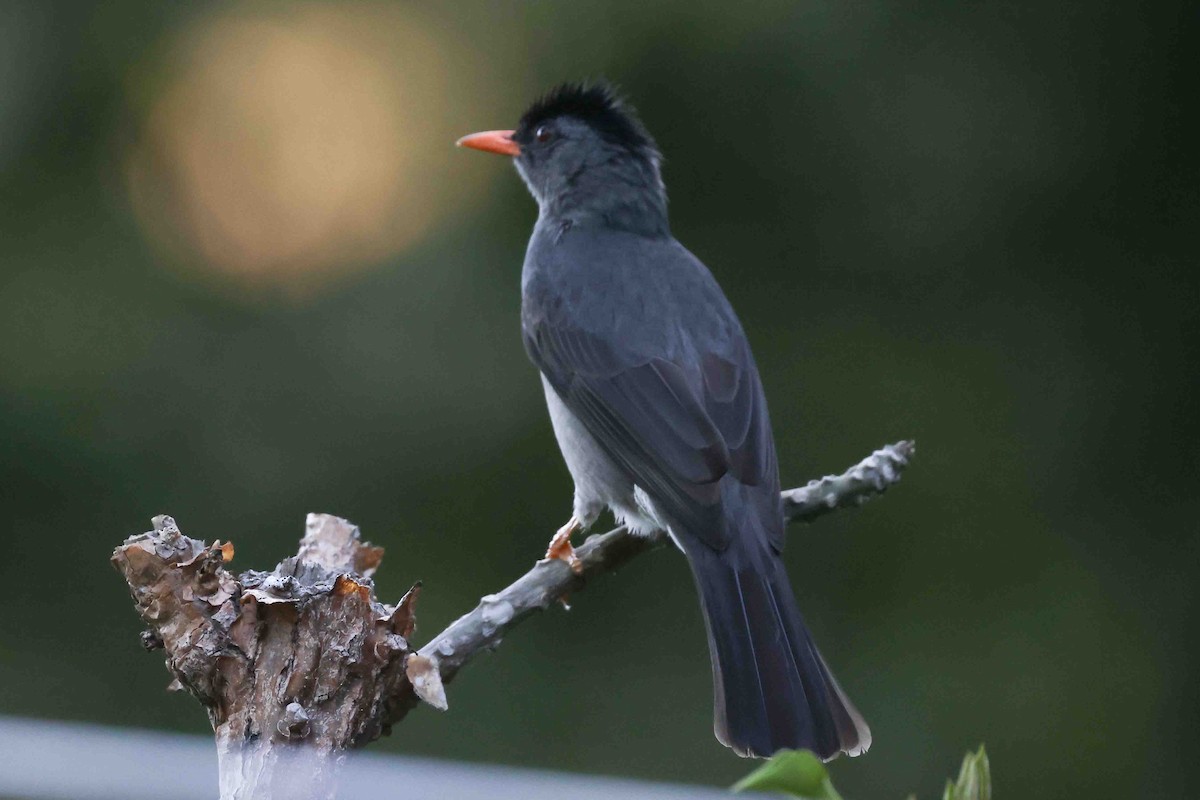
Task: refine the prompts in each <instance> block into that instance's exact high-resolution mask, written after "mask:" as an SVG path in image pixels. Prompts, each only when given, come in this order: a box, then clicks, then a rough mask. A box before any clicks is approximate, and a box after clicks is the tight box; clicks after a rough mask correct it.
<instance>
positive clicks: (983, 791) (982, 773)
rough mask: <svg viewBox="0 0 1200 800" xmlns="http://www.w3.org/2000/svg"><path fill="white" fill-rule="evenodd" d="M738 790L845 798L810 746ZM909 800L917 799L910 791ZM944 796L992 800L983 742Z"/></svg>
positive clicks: (770, 764)
mask: <svg viewBox="0 0 1200 800" xmlns="http://www.w3.org/2000/svg"><path fill="white" fill-rule="evenodd" d="M733 791H735V792H774V793H778V794H786V795H789V796H791V797H799V798H801V799H802V800H842V796H841V795H840V794H838V793H837V789H834V788H833V781H832V780H830V778H829V771H828V770H827V769H825V765H824V764H822V763H821V759H819V758H817V756H816V755H815V754H814V753H812V752H810V751H808V750H781V751H779V752H778V753H776V754H775V755H773V756H771V758H770V759H768V760H767V762H766V763H764V764H763V765H762V766H761V767H759V768H758V769H756V770H754V771H753V772H751V773H750V774H749V775H747V776H746V777H744V778H742V779H741V780H740V781H738V782H737V783H735V784H734V785H733ZM909 800H916V796H915V795H909ZM942 800H992V771H991V767H990V766H989V765H988V757H987V753H986V752H985V751H984V749H983V745H980V746H979V750H977V751H976V752H974V753H967V755H966V756H965V757H964V758H963V763H962V767H960V768H959V771H958V780H954V781H951V780H948V781H946V790H945V791H944V792H943V793H942Z"/></svg>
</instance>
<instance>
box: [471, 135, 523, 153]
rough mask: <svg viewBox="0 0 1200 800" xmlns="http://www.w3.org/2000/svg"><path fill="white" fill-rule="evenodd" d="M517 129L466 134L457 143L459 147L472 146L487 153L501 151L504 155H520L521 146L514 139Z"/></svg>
mask: <svg viewBox="0 0 1200 800" xmlns="http://www.w3.org/2000/svg"><path fill="white" fill-rule="evenodd" d="M514 133H516V131H484V132H483V133H472V134H471V135H470V136H464V137H462V138H461V139H459V140H458V141H457V142H455V144H457V145H458V146H459V147H470V148H471V149H473V150H483V151H484V152H487V153H499V154H500V155H502V156H518V155H520V154H521V146H520V145H519V144H517V143H516V142H514V141H513V138H512V137H513V134H514Z"/></svg>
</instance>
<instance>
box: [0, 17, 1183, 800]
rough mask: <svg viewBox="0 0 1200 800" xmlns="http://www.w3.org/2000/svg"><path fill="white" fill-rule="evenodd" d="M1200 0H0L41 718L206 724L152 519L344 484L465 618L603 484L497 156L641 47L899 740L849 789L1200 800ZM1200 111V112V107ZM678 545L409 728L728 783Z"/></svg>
mask: <svg viewBox="0 0 1200 800" xmlns="http://www.w3.org/2000/svg"><path fill="white" fill-rule="evenodd" d="M1197 21H1198V17H1197V11H1196V7H1195V5H1194V4H1190V3H1170V2H1164V3H1155V4H1150V3H1133V2H1125V3H1122V2H1109V3H1083V2H1078V3H1062V4H1043V3H1037V2H1025V3H963V2H940V3H939V2H921V3H899V2H882V1H880V0H875V1H874V2H870V1H868V2H861V3H852V4H851V3H840V2H830V1H821V0H802V1H801V2H774V3H768V2H764V3H753V4H720V5H718V4H698V3H695V2H682V1H680V2H664V3H645V2H640V3H629V2H572V3H570V4H565V3H563V4H559V3H549V2H529V3H517V2H502V3H490V2H488V3H484V2H477V3H454V4H449V3H447V4H437V5H433V4H419V5H418V4H414V5H404V4H387V3H364V2H356V3H344V4H338V3H310V4H303V5H293V4H286V3H263V4H255V5H246V4H237V5H234V4H219V3H163V2H149V0H128V1H123V2H106V3H102V4H100V3H97V4H94V5H90V6H89V5H88V4H80V3H71V4H66V3H57V4H56V3H44V2H13V0H8V2H5V3H4V4H3V6H0V513H2V514H3V520H4V522H3V528H2V529H0V530H2V535H3V537H4V545H5V547H4V558H3V559H2V560H0V579H2V581H3V586H4V588H5V595H6V600H5V601H4V602H3V603H2V604H0V713H4V714H17V715H29V716H36V717H46V718H59V719H72V720H89V721H96V722H102V723H110V724H116V725H136V726H151V727H159V728H163V729H172V730H183V731H193V732H202V731H204V730H205V729H206V722H205V719H204V716H203V714H202V713H201V712H200V709H199V708H198V707H197V706H196V704H195V703H194V702H193V701H192V700H190V699H188V698H187V697H183V696H180V695H170V694H167V693H166V692H164V691H163V688H164V686H165V684H166V683H167V674H166V672H165V671H164V669H163V665H162V659H161V657H160V656H158V655H148V654H146V653H144V652H142V650H141V648H140V647H139V646H138V641H137V634H138V631H139V630H140V626H139V624H138V620H137V618H136V617H135V615H134V613H133V610H132V607H131V605H130V602H129V598H128V595H127V593H126V590H125V587H124V586H123V584H122V582H121V580H120V579H119V578H118V576H117V575H116V574H115V573H114V572H113V571H112V569H111V568H110V567H109V566H108V563H107V561H108V556H109V553H110V552H111V550H112V548H113V547H114V546H115V545H116V544H118V543H119V542H120V541H121V540H122V539H123V538H124V537H125V536H127V535H130V534H134V533H138V532H141V531H143V530H145V529H147V528H148V527H149V518H150V517H151V516H152V515H154V514H158V513H170V514H172V515H174V516H175V517H176V518H177V519H178V521H179V524H180V526H181V527H182V528H183V530H184V531H185V532H186V533H189V534H190V535H192V536H196V537H200V538H206V539H213V538H217V537H219V538H222V539H233V540H234V541H235V542H236V544H237V562H236V565H237V566H239V567H241V568H246V567H250V566H254V567H267V566H269V565H271V564H273V563H274V562H275V561H276V560H278V559H279V558H281V557H282V556H284V555H286V554H287V553H289V552H292V548H293V546H294V543H295V540H296V539H297V538H298V537H299V535H300V534H301V533H302V528H303V519H304V514H305V513H306V512H308V511H326V512H331V513H336V514H339V515H342V516H345V517H348V518H350V519H352V520H354V521H355V522H357V523H358V524H359V525H361V526H362V528H363V530H364V532H365V534H366V535H367V536H368V537H369V538H370V539H372V540H373V541H375V542H377V543H380V544H382V545H384V546H385V547H386V548H387V552H388V557H387V559H386V560H385V562H384V566H383V569H382V571H381V572H380V574H379V575H378V580H377V583H378V586H379V587H380V590H381V594H382V595H383V596H384V597H385V598H390V599H395V598H398V597H399V595H400V594H401V592H402V591H403V590H404V589H405V588H407V587H408V585H409V584H410V583H411V582H412V581H413V580H414V579H417V578H421V579H423V580H424V581H425V587H426V591H425V593H424V595H423V596H422V604H421V608H420V623H421V630H420V633H419V635H418V639H420V640H424V638H425V637H427V636H429V635H431V634H432V633H433V632H435V631H436V630H439V629H440V628H441V626H443V625H444V624H446V623H448V622H449V621H451V620H452V619H453V618H454V617H456V616H457V615H458V614H460V613H462V612H464V611H466V610H467V609H468V608H469V607H471V606H472V605H473V603H474V602H475V600H476V599H477V598H478V597H479V595H481V594H483V593H486V592H489V591H494V590H496V589H498V588H500V587H501V586H503V585H504V584H506V583H507V582H508V581H509V580H510V579H512V578H514V577H515V576H517V575H518V574H519V573H520V572H522V571H523V570H524V569H525V568H527V567H528V566H529V565H530V564H531V562H532V561H533V560H534V559H535V558H536V557H537V556H538V555H539V554H540V552H541V548H542V547H543V546H544V544H545V540H546V538H547V537H548V535H549V534H550V533H551V532H552V531H553V530H554V528H555V527H557V526H558V525H559V524H561V523H562V522H563V521H564V520H565V519H566V517H567V516H568V514H569V510H570V482H569V479H568V476H567V473H566V471H565V469H564V467H563V466H562V464H561V461H560V458H559V455H558V451H557V449H556V447H555V444H554V441H553V438H552V434H551V431H550V426H549V423H548V420H547V418H546V415H545V412H544V410H543V401H542V395H541V387H540V386H539V383H538V381H537V378H536V374H535V373H534V371H533V369H532V367H530V366H529V365H528V364H527V362H526V360H525V356H524V353H523V352H522V348H521V342H520V337H519V333H518V306H519V288H518V275H519V271H520V266H521V260H522V257H523V252H524V246H525V240H526V237H527V235H528V232H529V229H530V226H531V224H532V222H533V220H534V217H535V213H536V212H535V206H534V204H533V202H532V201H531V200H530V199H529V198H528V197H527V196H526V193H525V190H524V188H523V187H522V186H521V184H520V182H519V180H518V179H517V178H516V176H515V175H514V174H513V171H512V169H511V168H510V167H509V165H507V164H506V163H504V161H503V160H502V159H499V158H492V157H484V156H482V155H479V154H476V153H466V152H461V151H455V150H454V148H453V147H452V143H453V141H454V139H455V138H457V137H458V136H460V135H462V134H465V133H469V132H471V131H475V130H480V129H486V128H502V127H511V126H512V125H513V123H514V122H515V121H516V118H517V116H518V115H519V113H520V112H521V110H522V108H523V106H524V105H525V103H526V102H527V101H529V100H530V99H531V98H532V97H533V96H535V95H536V94H537V93H538V92H539V91H540V90H543V89H545V88H546V87H548V86H549V85H551V84H553V83H555V82H557V81H560V80H563V79H567V78H582V77H589V76H599V75H606V76H608V77H610V78H612V79H614V80H616V81H617V82H619V83H620V84H621V85H622V86H623V87H624V89H625V90H626V91H627V93H628V94H629V95H630V96H631V97H632V98H633V100H634V101H635V103H636V104H637V106H638V107H639V108H640V110H641V111H642V114H643V117H644V118H645V120H646V122H647V124H648V126H649V127H650V129H651V130H652V131H653V132H654V133H655V134H656V135H657V137H658V139H659V142H660V144H661V146H662V148H663V150H664V151H665V153H666V156H667V164H666V180H667V184H668V188H669V190H670V192H671V197H672V221H673V226H674V230H675V233H676V235H677V236H678V237H679V238H680V239H681V240H682V241H683V242H684V243H685V244H687V245H688V247H690V248H691V249H692V250H693V251H694V252H696V253H697V254H698V255H699V256H700V257H701V258H702V259H703V260H704V261H705V262H706V263H707V264H708V265H709V266H710V267H711V268H712V270H713V272H714V273H716V275H717V277H718V279H719V280H720V281H721V282H722V284H723V285H724V287H725V290H726V292H727V293H728V294H729V296H730V298H731V299H732V301H733V303H734V305H735V307H737V308H738V309H739V312H740V314H741V316H742V319H743V322H744V324H745V327H746V329H747V331H748V333H749V335H750V338H751V341H752V343H753V345H754V347H755V350H756V353H757V355H758V360H759V364H760V366H761V369H762V374H763V378H764V381H765V383H766V388H767V392H768V395H769V397H770V398H771V407H772V412H773V413H772V415H773V418H774V421H775V426H776V435H777V437H778V449H779V454H780V460H781V464H782V470H783V480H784V483H785V485H796V484H798V483H801V482H803V481H805V480H807V479H809V478H811V477H815V476H818V475H821V474H824V473H827V472H832V471H837V470H840V469H842V468H843V467H845V466H848V465H849V464H851V463H852V462H854V461H856V460H857V459H858V458H860V457H862V456H864V455H866V454H867V453H868V452H870V451H871V450H872V449H874V448H875V447H877V446H878V445H881V444H883V443H884V442H888V441H894V440H896V439H899V438H902V437H913V438H915V439H916V440H917V441H918V443H919V455H918V458H917V460H916V462H915V464H914V465H913V467H912V468H911V470H910V472H909V474H908V475H907V476H906V477H905V479H904V482H903V483H902V485H901V486H900V487H898V488H897V489H896V490H895V491H893V492H892V493H890V494H889V495H888V496H887V498H886V499H883V500H879V501H876V502H874V503H872V504H870V505H869V506H867V507H866V508H864V509H862V510H861V511H857V512H852V513H845V514H841V515H837V516H836V517H834V518H830V519H828V520H826V521H823V522H821V523H819V524H818V525H816V526H813V527H809V528H797V529H793V531H792V539H791V545H790V548H789V550H788V552H787V559H788V562H789V567H790V570H791V573H792V576H793V580H794V583H795V585H796V588H797V592H798V594H799V595H800V600H801V605H802V607H803V608H804V609H805V610H806V613H807V616H808V618H809V621H810V623H811V624H812V627H813V628H814V629H815V633H816V638H817V640H818V641H819V642H820V643H821V645H822V648H823V650H824V651H825V655H826V657H827V658H828V660H829V662H830V663H831V664H832V665H833V667H834V670H835V672H836V673H837V674H838V676H839V678H840V679H841V682H842V684H843V685H844V686H845V687H846V689H847V691H848V692H849V694H850V695H851V696H852V697H853V698H854V699H855V701H856V702H857V704H858V706H859V708H860V709H861V710H862V711H863V712H864V714H865V715H866V717H867V718H868V719H869V720H870V722H871V725H872V728H873V729H874V734H875V744H874V747H873V748H872V749H871V752H870V754H869V755H868V756H866V757H865V758H863V759H861V760H856V761H853V762H840V763H838V764H836V765H835V766H834V768H833V769H834V778H835V780H836V782H837V783H838V785H839V787H840V788H841V789H842V790H843V793H844V794H845V795H846V796H847V797H860V798H868V797H880V798H882V797H900V796H903V795H905V794H906V793H908V792H909V791H916V792H918V793H919V794H920V795H921V796H924V797H929V796H932V795H934V794H935V793H936V792H938V791H940V786H941V782H942V781H943V779H944V777H945V776H946V775H948V774H949V773H950V772H951V771H952V770H954V769H955V768H956V766H957V764H958V762H959V759H960V757H961V755H962V753H963V752H964V751H965V750H966V749H967V748H970V747H973V746H975V745H977V744H978V743H979V742H981V741H983V742H986V743H987V746H988V750H989V752H990V754H991V756H992V763H993V768H994V771H995V774H996V784H997V788H998V791H1000V792H1001V794H1003V795H1005V796H1010V797H1020V796H1046V797H1050V796H1063V797H1094V798H1107V797H1112V798H1118V797H1122V798H1123V797H1131V796H1171V795H1175V796H1181V795H1183V794H1184V791H1185V787H1186V786H1190V785H1195V781H1196V780H1197V779H1198V778H1200V774H1198V772H1197V767H1196V760H1195V756H1194V752H1195V749H1196V747H1197V745H1198V744H1200V741H1198V733H1197V726H1196V720H1197V709H1198V708H1200V702H1198V698H1197V688H1196V686H1197V683H1196V677H1195V676H1196V674H1197V667H1198V664H1197V661H1198V660H1200V636H1198V635H1197V631H1198V630H1200V626H1198V625H1197V623H1196V620H1195V617H1196V610H1197V609H1196V605H1197V590H1196V584H1197V578H1196V574H1197V570H1196V566H1197V562H1198V560H1200V559H1198V556H1200V553H1198V550H1200V536H1198V535H1197V522H1196V520H1197V519H1198V518H1200V503H1198V502H1197V499H1196V486H1197V482H1198V479H1200V475H1198V474H1197V456H1196V441H1197V435H1198V431H1197V423H1196V416H1195V408H1194V391H1195V388H1196V358H1197V354H1198V353H1197V341H1198V333H1197V325H1196V316H1197V312H1196V304H1197V299H1198V297H1200V293H1198V291H1197V290H1198V288H1200V287H1198V286H1197V283H1198V281H1197V279H1196V276H1195V270H1196V267H1197V264H1196V252H1197V248H1196V224H1197V221H1198V213H1200V200H1198V194H1197V170H1196V168H1197V163H1196V142H1197V131H1196V129H1195V127H1194V126H1193V125H1192V123H1191V121H1190V120H1188V119H1187V116H1186V114H1185V106H1194V105H1195V90H1196V70H1195V61H1194V60H1193V59H1194V57H1195V52H1196V50H1197V47H1198V45H1200V41H1197V35H1196V34H1197ZM1189 98H1190V99H1189ZM708 673H709V667H708V658H707V656H706V654H705V644H704V636H703V631H702V623H701V619H700V615H699V613H698V608H697V605H696V603H695V600H694V597H693V591H692V586H691V581H690V578H689V576H688V574H687V570H686V566H685V564H684V562H683V560H682V559H681V558H679V557H677V556H676V555H675V554H673V553H671V552H668V551H661V552H658V553H656V554H653V555H651V556H648V557H646V558H643V559H640V560H639V562H638V563H635V564H633V565H631V566H630V567H629V568H627V569H625V570H624V571H622V572H621V573H620V574H618V575H617V576H615V577H612V578H610V579H605V580H603V581H600V582H597V583H596V584H595V585H594V586H593V587H592V588H591V589H589V591H588V592H587V593H586V594H585V595H582V596H580V597H579V598H578V599H577V602H576V604H575V607H574V608H573V610H571V611H570V613H563V612H559V611H555V612H553V613H549V614H546V615H543V616H542V617H540V618H538V619H535V620H531V621H530V622H529V623H527V624H525V625H523V626H522V627H521V628H520V629H519V630H518V631H517V632H515V633H514V634H513V635H511V636H510V637H509V638H508V640H507V641H506V642H505V643H504V646H503V648H502V649H501V651H500V652H499V653H497V654H496V655H494V656H489V657H485V658H483V659H482V660H480V661H479V662H477V663H476V664H475V665H473V666H472V667H471V668H470V669H469V670H467V671H466V672H465V673H464V674H463V675H462V676H461V678H460V679H459V680H457V681H456V682H455V683H454V685H453V687H452V690H451V692H450V704H451V709H450V711H449V712H448V713H445V714H439V713H437V712H434V711H432V710H431V709H428V708H423V709H421V710H419V712H418V713H416V714H415V715H413V716H411V717H409V719H408V720H407V721H406V722H405V724H404V725H403V726H401V727H400V728H399V729H398V730H397V731H396V733H395V734H394V735H393V736H392V737H391V738H390V739H388V740H386V741H383V742H381V743H379V744H378V745H376V748H377V749H379V750H380V751H388V750H395V751H405V752H411V753H419V754H431V755H437V756H443V757H448V758H460V759H469V760H475V761H481V762H504V763H513V764H521V765H531V766H541V767H546V768H565V769H569V770H577V771H586V772H595V773H609V774H619V775H629V776H639V777H650V778H661V779H669V780H676V781H694V782H702V783H714V784H728V783H730V782H732V781H733V780H734V779H736V778H737V777H739V776H740V775H742V774H744V772H746V771H747V770H748V768H749V767H750V766H751V765H750V764H748V763H747V762H744V761H741V760H740V759H737V758H735V757H734V756H732V755H731V754H729V753H728V752H727V751H725V750H724V749H723V748H721V747H720V746H719V745H718V744H717V743H716V742H715V740H714V739H713V738H712V734H711V724H710V715H711V709H710V688H709V674H708Z"/></svg>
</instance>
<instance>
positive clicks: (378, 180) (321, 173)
mask: <svg viewBox="0 0 1200 800" xmlns="http://www.w3.org/2000/svg"><path fill="white" fill-rule="evenodd" d="M162 53H163V55H161V56H160V58H159V60H157V61H156V62H155V63H154V64H153V65H152V66H151V69H152V70H153V71H154V74H155V75H156V76H158V75H161V74H162V73H165V74H166V77H165V78H163V77H158V80H157V85H156V86H155V88H154V90H153V91H149V92H145V93H147V94H149V95H150V99H149V101H148V102H147V103H146V104H145V107H144V109H143V113H142V115H141V118H140V120H139V127H138V130H139V135H138V137H137V140H136V143H135V145H134V146H133V147H132V148H130V150H129V152H128V155H127V157H126V159H125V170H124V174H125V177H126V185H127V187H128V190H129V195H130V198H131V202H132V206H133V209H134V212H135V215H136V217H137V218H138V221H139V223H140V224H141V226H142V227H143V229H144V230H146V231H147V233H148V234H149V235H150V236H151V238H152V239H153V240H154V241H156V242H157V243H159V244H160V245H163V246H165V247H166V248H168V250H169V251H170V252H171V253H172V254H173V255H174V256H175V260H177V261H182V262H183V263H187V264H192V265H196V266H203V267H208V268H211V269H213V270H216V271H218V272H219V273H221V274H223V275H226V276H230V277H234V278H237V279H239V281H240V282H242V283H248V284H252V285H262V286H280V287H284V288H287V289H290V290H300V291H303V290H304V289H306V288H308V287H311V286H313V285H319V284H320V283H322V282H324V281H325V280H326V279H328V278H329V277H331V276H335V275H337V274H340V273H344V272H346V271H348V270H352V269H355V268H357V267H360V266H362V265H364V264H370V263H372V262H377V261H379V260H380V259H383V258H385V257H387V256H388V255H389V254H392V253H395V252H397V251H398V250H400V249H402V248H403V247H405V246H406V245H408V244H410V243H412V242H413V241H414V240H415V239H416V238H417V237H419V236H420V235H421V234H422V233H423V232H425V231H426V230H427V229H428V227H429V225H430V223H431V222H432V221H433V220H434V219H435V218H436V217H437V216H438V214H439V203H440V202H441V201H444V200H445V199H446V192H445V191H444V187H443V183H444V179H443V178H442V176H439V174H438V172H439V170H440V169H442V168H443V167H444V158H445V157H446V156H447V155H448V154H449V151H450V150H451V148H450V143H451V141H452V140H451V139H450V136H451V130H453V126H451V127H450V128H445V129H443V127H444V121H445V120H444V118H445V116H446V115H445V113H444V108H442V100H443V98H444V97H446V96H447V94H448V93H449V91H450V90H449V85H448V84H449V81H450V78H449V76H448V71H447V69H446V63H447V58H446V56H447V46H446V43H444V42H439V41H437V39H436V37H435V36H434V35H433V34H432V33H431V26H429V25H428V24H424V23H423V22H422V20H421V18H420V17H417V16H414V15H413V14H412V13H411V12H408V11H403V12H402V11H400V10H397V9H395V8H390V7H385V6H381V5H377V4H366V3H364V4H338V5H323V4H314V5H304V6H300V7H292V8H290V9H287V10H279V9H271V10H262V11H258V12H245V11H240V12H239V11H234V12H230V13H226V14H224V15H220V16H216V17H212V18H208V19H205V20H202V21H201V22H199V23H197V24H195V25H194V26H193V27H192V28H191V29H189V30H188V31H186V32H185V33H184V34H183V35H182V36H180V37H179V38H178V39H176V40H175V41H173V42H171V43H169V44H168V46H167V47H165V48H164V49H163V51H162Z"/></svg>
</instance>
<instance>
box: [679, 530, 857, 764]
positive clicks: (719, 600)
mask: <svg viewBox="0 0 1200 800" xmlns="http://www.w3.org/2000/svg"><path fill="white" fill-rule="evenodd" d="M744 547H745V544H744V543H741V542H737V541H735V542H734V543H732V544H731V545H730V547H729V548H728V549H727V550H725V551H724V552H720V553H718V552H716V551H714V550H712V549H711V548H709V547H707V546H706V545H704V544H702V543H700V542H698V541H693V542H691V543H689V546H687V547H686V548H685V552H686V553H687V556H688V561H689V562H690V563H691V566H692V574H693V575H694V576H695V578H696V586H697V588H698V589H699V591H700V600H701V604H702V606H703V609H704V619H705V623H706V626H707V628H708V648H709V654H710V656H711V657H712V668H713V696H714V703H715V706H716V712H715V721H714V728H715V731H716V734H717V739H719V740H720V741H721V743H722V744H724V745H726V746H727V747H730V748H732V749H733V750H734V751H736V752H737V753H738V754H739V755H742V756H756V757H760V758H765V757H767V756H769V755H771V754H772V753H774V752H775V751H777V750H779V749H781V748H785V747H786V748H794V749H800V748H803V749H807V750H812V751H813V752H815V753H816V754H817V755H819V756H820V757H821V758H823V759H826V760H828V759H830V758H833V757H835V756H837V755H838V754H839V753H846V754H848V755H851V756H856V755H860V754H862V753H865V752H866V751H867V748H868V747H870V745H871V731H870V729H869V728H868V727H867V723H866V722H865V721H864V720H863V718H862V716H861V715H860V714H859V713H858V711H857V710H855V708H854V706H853V704H851V702H850V701H849V700H848V699H847V698H846V695H845V694H844V693H843V692H842V690H841V687H839V686H838V684H837V681H836V680H834V678H833V675H832V674H831V673H830V672H829V668H828V667H827V666H825V662H824V660H823V659H822V658H821V654H820V653H818V652H817V647H816V645H815V644H813V641H812V637H811V636H810V635H809V632H808V628H807V626H805V624H804V618H803V617H802V616H801V615H800V609H799V608H798V607H797V605H796V599H795V597H794V596H793V594H792V587H791V584H790V583H789V582H788V578H787V573H786V571H785V570H784V566H783V562H782V560H781V559H780V558H779V557H778V556H777V555H776V554H775V553H773V552H770V551H769V549H768V546H767V545H766V544H765V543H764V544H763V545H762V550H763V551H764V552H762V553H761V554H759V553H754V554H749V553H745V552H741V548H744Z"/></svg>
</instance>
